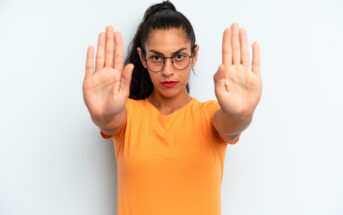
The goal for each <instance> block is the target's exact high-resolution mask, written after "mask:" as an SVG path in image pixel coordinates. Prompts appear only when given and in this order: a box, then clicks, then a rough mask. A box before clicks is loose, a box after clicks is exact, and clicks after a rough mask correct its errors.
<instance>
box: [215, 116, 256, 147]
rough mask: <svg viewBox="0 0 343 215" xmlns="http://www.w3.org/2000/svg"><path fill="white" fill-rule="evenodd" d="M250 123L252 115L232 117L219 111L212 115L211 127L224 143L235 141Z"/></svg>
mask: <svg viewBox="0 0 343 215" xmlns="http://www.w3.org/2000/svg"><path fill="white" fill-rule="evenodd" d="M251 121H252V115H250V116H247V117H233V116H230V115H229V114H226V113H225V112H224V111H223V110H222V109H219V110H217V111H216V112H215V114H214V115H213V125H214V127H215V129H216V130H217V131H218V133H219V135H220V136H221V137H222V139H223V140H224V141H225V142H233V141H235V140H236V139H237V138H238V137H239V136H240V134H241V133H242V131H243V130H245V129H246V128H247V127H248V126H249V124H250V123H251Z"/></svg>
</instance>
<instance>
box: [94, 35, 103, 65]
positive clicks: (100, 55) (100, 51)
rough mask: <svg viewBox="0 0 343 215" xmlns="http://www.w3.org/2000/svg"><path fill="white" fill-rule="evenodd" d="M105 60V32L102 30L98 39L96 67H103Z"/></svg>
mask: <svg viewBox="0 0 343 215" xmlns="http://www.w3.org/2000/svg"><path fill="white" fill-rule="evenodd" d="M104 62H105V33H104V32H101V33H100V34H99V39H98V50H97V52H96V60H95V69H96V70H98V69H102V68H103V67H104Z"/></svg>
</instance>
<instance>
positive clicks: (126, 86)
mask: <svg viewBox="0 0 343 215" xmlns="http://www.w3.org/2000/svg"><path fill="white" fill-rule="evenodd" d="M133 69H134V65H133V64H132V63H129V64H127V65H126V66H125V67H124V69H123V72H122V74H121V80H120V91H121V92H123V91H125V92H130V83H131V77H132V71H133Z"/></svg>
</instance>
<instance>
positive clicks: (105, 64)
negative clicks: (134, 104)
mask: <svg viewBox="0 0 343 215" xmlns="http://www.w3.org/2000/svg"><path fill="white" fill-rule="evenodd" d="M114 45H115V48H114ZM122 56H123V42H122V39H121V35H120V33H119V32H116V33H114V32H113V29H112V27H110V26H109V27H108V28H107V29H106V41H105V34H104V33H100V35H99V41H98V50H97V56H96V69H95V72H94V64H93V60H94V50H93V47H92V46H90V47H89V48H88V52H87V63H86V75H85V79H84V82H83V96H84V101H85V103H86V106H87V108H88V109H89V112H90V114H91V116H92V117H94V118H103V119H107V117H109V116H113V115H114V114H117V113H119V112H120V111H121V110H122V109H123V108H124V106H125V101H126V99H127V98H128V96H129V86H130V78H131V74H132V69H133V66H132V65H127V66H126V67H125V68H124V69H123V68H122V63H123V58H122Z"/></svg>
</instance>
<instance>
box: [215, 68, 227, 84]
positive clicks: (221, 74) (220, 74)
mask: <svg viewBox="0 0 343 215" xmlns="http://www.w3.org/2000/svg"><path fill="white" fill-rule="evenodd" d="M225 73H226V72H225V66H224V64H220V65H219V67H218V70H217V72H216V73H215V74H214V75H213V80H214V83H215V84H219V83H220V82H222V81H223V80H225Z"/></svg>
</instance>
